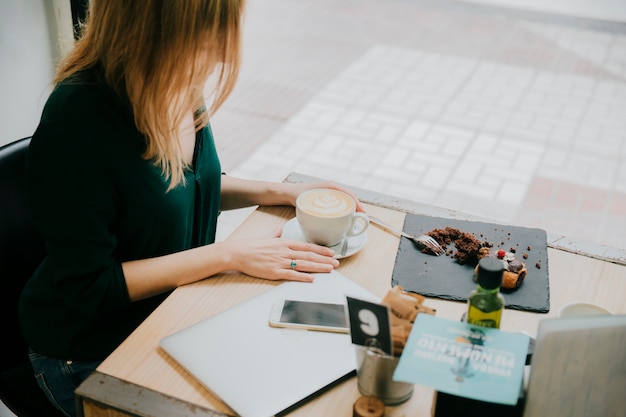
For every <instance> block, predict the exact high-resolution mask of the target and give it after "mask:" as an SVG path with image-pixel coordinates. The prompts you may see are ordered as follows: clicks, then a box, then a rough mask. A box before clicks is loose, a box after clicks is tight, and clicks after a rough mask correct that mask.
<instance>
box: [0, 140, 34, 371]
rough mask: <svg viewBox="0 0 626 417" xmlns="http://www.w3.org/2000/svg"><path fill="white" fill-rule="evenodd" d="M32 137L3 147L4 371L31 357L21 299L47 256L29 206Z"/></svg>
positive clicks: (0, 295) (0, 275) (0, 281)
mask: <svg viewBox="0 0 626 417" xmlns="http://www.w3.org/2000/svg"><path fill="white" fill-rule="evenodd" d="M29 144H30V137H27V138H24V139H20V140H18V141H15V142H13V143H9V144H8V145H4V146H2V147H0V285H1V287H0V288H2V290H1V291H0V318H1V320H2V327H1V328H0V331H1V332H2V340H3V342H2V347H3V351H4V353H3V354H2V355H0V371H4V370H6V369H8V368H11V367H13V366H15V365H16V364H17V363H19V362H22V361H23V360H24V359H26V360H28V356H27V348H26V344H25V342H24V340H23V338H22V334H21V331H20V327H19V322H18V313H17V301H18V298H19V295H20V293H21V291H22V288H23V287H24V285H25V284H26V281H27V280H28V278H29V277H30V276H31V275H32V273H33V271H34V270H35V269H36V268H37V266H38V265H39V263H40V262H41V261H42V259H43V258H44V256H45V248H44V244H43V238H42V237H41V236H40V235H39V234H38V233H37V232H36V231H35V229H34V227H33V226H32V224H31V222H30V219H29V215H28V209H27V205H26V187H25V164H26V153H27V151H28V145H29Z"/></svg>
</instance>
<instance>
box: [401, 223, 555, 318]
mask: <svg viewBox="0 0 626 417" xmlns="http://www.w3.org/2000/svg"><path fill="white" fill-rule="evenodd" d="M447 226H450V227H454V228H457V229H459V230H461V231H464V232H468V233H472V234H473V235H474V236H475V237H476V238H477V239H478V240H480V241H487V242H489V243H491V244H492V245H493V247H494V248H498V249H504V250H506V251H509V250H510V249H511V248H514V249H516V255H517V256H519V257H521V256H522V254H523V253H527V254H528V259H525V260H524V262H525V263H526V268H527V269H528V274H527V275H526V279H525V280H524V282H523V284H522V285H521V286H520V288H518V289H517V290H515V291H506V290H502V294H503V295H504V300H505V307H506V308H511V309H515V310H524V311H532V312H538V313H547V312H548V311H550V290H549V287H550V285H549V279H548V250H547V237H546V232H545V231H544V230H542V229H531V228H525V227H517V226H509V225H500V224H495V223H485V222H474V221H466V220H457V219H444V218H440V217H431V216H423V215H417V214H407V216H406V219H405V221H404V231H405V232H407V233H411V234H414V235H420V234H423V233H427V232H429V231H431V230H433V229H444V228H446V227H447ZM453 247H454V244H452V245H450V246H449V247H448V251H449V250H450V249H453ZM528 247H530V250H528ZM537 263H539V264H540V265H541V268H537V267H536V266H535V264H537ZM474 267H475V265H461V264H459V263H458V262H457V261H456V260H455V259H454V258H452V256H451V255H442V256H433V255H427V254H424V253H422V252H421V251H420V250H419V249H418V248H417V247H416V246H415V245H414V244H413V242H412V241H411V240H409V239H404V238H402V239H401V240H400V246H399V247H398V253H397V255H396V263H395V266H394V271H393V275H392V278H391V283H392V286H395V285H401V286H402V288H404V289H405V290H406V291H411V292H415V293H418V294H422V295H424V296H426V297H435V298H442V299H445V300H453V301H464V302H466V301H467V296H468V295H469V293H470V292H471V291H472V290H473V289H475V288H476V283H475V282H474V281H473V276H474Z"/></svg>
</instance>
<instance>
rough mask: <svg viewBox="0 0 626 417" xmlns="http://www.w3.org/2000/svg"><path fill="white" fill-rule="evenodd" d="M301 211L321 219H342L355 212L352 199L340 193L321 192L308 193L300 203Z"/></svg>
mask: <svg viewBox="0 0 626 417" xmlns="http://www.w3.org/2000/svg"><path fill="white" fill-rule="evenodd" d="M298 204H299V207H300V209H302V210H303V211H305V212H307V213H309V214H312V215H314V216H319V217H341V216H345V215H347V214H350V213H352V212H354V207H355V202H354V199H353V198H352V197H350V196H349V195H346V194H344V193H340V192H332V191H331V192H329V190H319V191H318V192H312V193H308V194H306V195H304V196H302V198H301V199H300V201H299V202H298Z"/></svg>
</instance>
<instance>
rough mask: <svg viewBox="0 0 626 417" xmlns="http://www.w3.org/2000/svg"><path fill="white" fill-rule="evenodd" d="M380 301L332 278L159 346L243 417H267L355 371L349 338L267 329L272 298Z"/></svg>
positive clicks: (257, 300)
mask: <svg viewBox="0 0 626 417" xmlns="http://www.w3.org/2000/svg"><path fill="white" fill-rule="evenodd" d="M347 296H350V297H353V298H360V299H365V300H369V301H374V302H379V301H380V299H379V298H377V297H375V296H374V295H373V294H371V293H370V292H369V291H367V290H365V289H364V288H363V287H361V286H359V285H358V284H355V283H354V282H352V281H351V280H350V279H348V278H347V277H345V276H343V275H341V274H340V273H339V272H337V271H333V272H332V273H330V274H317V275H316V277H315V281H314V282H313V283H301V282H286V283H284V284H281V285H279V286H277V287H274V288H273V289H271V290H269V291H267V292H265V293H263V294H261V295H259V296H256V297H254V298H252V299H250V300H248V301H246V302H244V303H241V304H239V305H236V306H234V307H231V308H230V309H228V310H225V311H223V312H221V313H219V314H217V315H215V316H213V317H210V318H208V319H206V320H204V321H201V322H199V323H197V324H195V325H193V326H191V327H188V328H186V329H184V330H181V331H179V332H177V333H175V334H173V335H171V336H168V337H166V338H164V339H163V340H162V341H161V347H162V348H163V349H164V350H165V351H166V352H167V353H168V354H169V355H170V356H172V358H174V359H175V360H176V362H178V363H179V364H180V365H181V366H182V367H183V368H185V369H186V370H187V371H188V372H189V373H191V374H192V375H193V376H194V377H195V378H196V379H197V380H199V381H200V382H201V383H202V384H203V385H204V386H205V387H206V388H208V389H209V390H210V391H212V392H213V393H214V394H216V395H217V396H218V397H220V398H221V399H222V401H224V402H225V403H226V404H227V405H228V406H229V407H230V408H232V409H233V410H234V411H235V412H237V413H238V414H239V415H241V416H242V417H270V416H273V415H275V414H277V413H279V412H281V411H284V410H286V409H288V408H290V407H292V406H293V405H294V404H297V403H298V402H301V401H302V400H304V399H306V398H308V397H310V396H311V395H313V394H315V393H316V392H318V391H319V390H321V389H323V388H324V387H326V386H328V385H330V384H332V383H333V382H335V381H337V380H339V379H341V378H342V377H345V376H346V375H348V374H350V373H352V372H353V371H354V370H355V368H356V358H355V350H354V346H353V345H352V343H351V338H350V335H349V334H340V333H329V332H318V331H307V330H295V329H281V328H273V327H270V326H269V324H268V318H269V314H270V311H271V308H272V305H273V303H274V301H275V300H276V299H281V298H282V299H294V300H305V301H320V302H327V303H342V304H346V297H347Z"/></svg>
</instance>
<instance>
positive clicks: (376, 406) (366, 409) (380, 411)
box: [352, 395, 385, 417]
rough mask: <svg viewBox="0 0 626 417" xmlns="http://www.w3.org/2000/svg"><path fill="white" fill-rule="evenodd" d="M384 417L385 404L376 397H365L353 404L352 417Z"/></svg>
mask: <svg viewBox="0 0 626 417" xmlns="http://www.w3.org/2000/svg"><path fill="white" fill-rule="evenodd" d="M384 415H385V404H383V402H382V401H381V399H380V398H378V397H375V396H373V395H366V396H364V397H361V398H359V399H358V400H356V402H355V403H354V408H353V414H352V417H383V416H384Z"/></svg>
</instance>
